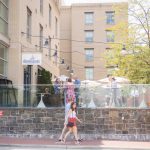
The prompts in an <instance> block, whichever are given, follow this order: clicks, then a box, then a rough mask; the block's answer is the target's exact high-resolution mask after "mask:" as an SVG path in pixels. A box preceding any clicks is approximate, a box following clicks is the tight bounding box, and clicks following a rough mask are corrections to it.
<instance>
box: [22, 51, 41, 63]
mask: <svg viewBox="0 0 150 150" xmlns="http://www.w3.org/2000/svg"><path fill="white" fill-rule="evenodd" d="M41 64H42V54H41V53H22V65H41Z"/></svg>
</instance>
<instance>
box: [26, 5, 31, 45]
mask: <svg viewBox="0 0 150 150" xmlns="http://www.w3.org/2000/svg"><path fill="white" fill-rule="evenodd" d="M31 15H32V12H31V10H30V9H29V8H28V7H27V40H28V41H29V42H31Z"/></svg>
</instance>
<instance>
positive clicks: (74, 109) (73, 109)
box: [70, 102, 76, 111]
mask: <svg viewBox="0 0 150 150" xmlns="http://www.w3.org/2000/svg"><path fill="white" fill-rule="evenodd" d="M74 104H75V102H72V103H71V106H70V108H71V110H72V111H76V108H73V105H74Z"/></svg>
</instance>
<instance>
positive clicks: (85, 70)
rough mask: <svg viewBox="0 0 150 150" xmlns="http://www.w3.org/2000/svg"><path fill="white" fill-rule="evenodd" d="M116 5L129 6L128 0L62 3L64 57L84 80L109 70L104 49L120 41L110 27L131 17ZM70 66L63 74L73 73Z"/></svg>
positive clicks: (61, 32)
mask: <svg viewBox="0 0 150 150" xmlns="http://www.w3.org/2000/svg"><path fill="white" fill-rule="evenodd" d="M116 5H117V6H119V5H125V6H127V3H97V4H73V5H72V6H63V7H61V17H60V36H61V39H64V40H61V41H60V48H61V57H62V58H64V60H65V62H66V64H67V65H66V66H69V67H70V68H71V69H72V70H73V71H74V75H75V76H78V77H79V78H80V79H81V80H99V79H102V78H104V77H106V75H107V73H108V69H107V68H106V62H105V58H104V52H105V51H107V50H108V49H110V46H109V43H114V42H117V38H116V37H117V36H116V35H114V33H113V31H111V30H110V28H111V27H112V26H114V25H115V24H118V23H119V22H121V21H125V22H127V21H128V18H127V17H126V16H125V15H122V16H120V15H117V13H115V6H116ZM66 66H62V67H61V74H65V75H67V76H70V72H68V71H67V70H66ZM69 67H68V68H69Z"/></svg>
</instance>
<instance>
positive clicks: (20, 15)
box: [0, 0, 60, 106]
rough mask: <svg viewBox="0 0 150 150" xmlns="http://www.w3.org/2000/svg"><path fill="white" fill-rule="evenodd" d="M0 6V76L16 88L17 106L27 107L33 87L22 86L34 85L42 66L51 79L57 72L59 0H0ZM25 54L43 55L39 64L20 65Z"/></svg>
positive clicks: (40, 56)
mask: <svg viewBox="0 0 150 150" xmlns="http://www.w3.org/2000/svg"><path fill="white" fill-rule="evenodd" d="M0 8H3V9H1V10H0V76H1V78H7V79H9V80H11V81H12V82H13V84H14V86H15V87H16V88H18V89H19V91H18V93H17V96H18V97H17V98H18V100H19V101H18V105H20V106H21V105H23V104H24V106H29V105H31V104H32V102H33V101H34V100H36V97H34V98H33V97H32V99H31V98H30V96H31V94H32V90H33V91H34V88H35V90H36V87H33V89H31V90H30V91H25V90H26V89H25V87H24V85H25V84H37V83H38V78H39V77H40V72H41V70H43V69H45V70H47V71H49V72H50V73H52V78H54V77H55V76H59V74H60V72H59V63H58V59H57V57H55V56H56V54H57V56H58V57H59V49H60V42H59V35H60V32H59V31H60V29H59V28H60V25H59V24H60V1H59V0H0ZM44 44H46V45H44ZM54 54H55V56H54ZM27 55H28V57H31V58H30V60H28V61H30V62H31V61H32V62H36V61H37V60H36V59H40V58H42V59H40V60H38V61H41V64H38V65H36V63H35V65H31V64H29V63H28V61H27V60H25V61H26V63H25V64H23V63H22V58H23V56H24V57H25V56H27ZM36 55H38V57H39V58H36ZM34 57H35V58H34ZM27 59H29V58H27ZM31 59H32V60H31ZM35 60H36V61H35ZM18 86H19V87H18Z"/></svg>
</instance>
